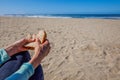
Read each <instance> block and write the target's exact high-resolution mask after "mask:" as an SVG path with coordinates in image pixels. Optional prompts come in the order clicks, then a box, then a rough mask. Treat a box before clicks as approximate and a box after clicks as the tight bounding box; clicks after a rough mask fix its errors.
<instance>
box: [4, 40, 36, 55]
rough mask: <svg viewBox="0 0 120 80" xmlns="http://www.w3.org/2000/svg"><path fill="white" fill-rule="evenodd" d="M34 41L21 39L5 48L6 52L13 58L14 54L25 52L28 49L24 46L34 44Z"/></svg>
mask: <svg viewBox="0 0 120 80" xmlns="http://www.w3.org/2000/svg"><path fill="white" fill-rule="evenodd" d="M34 41H35V40H34V39H27V38H24V39H21V40H19V41H16V42H15V43H13V44H11V45H9V46H7V47H6V48H5V50H6V52H7V53H8V55H9V56H13V55H14V54H16V53H19V52H22V51H27V50H28V49H27V48H26V47H25V45H26V44H28V43H31V42H34Z"/></svg>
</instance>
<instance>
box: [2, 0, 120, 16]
mask: <svg viewBox="0 0 120 80" xmlns="http://www.w3.org/2000/svg"><path fill="white" fill-rule="evenodd" d="M27 13H29V14H41V13H46V14H53V13H54V14H57V13H59V14H63V13H66V14H67V13H70V14H72V13H74V14H83V13H90V14H91V13H100V14H101V13H117V14H120V0H0V14H27Z"/></svg>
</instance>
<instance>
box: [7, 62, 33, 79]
mask: <svg viewBox="0 0 120 80" xmlns="http://www.w3.org/2000/svg"><path fill="white" fill-rule="evenodd" d="M33 74H34V68H33V66H32V65H31V64H30V63H24V64H23V65H22V66H21V67H20V69H19V70H17V71H16V72H15V73H13V74H12V75H10V76H9V77H7V78H6V79H5V80H28V79H29V78H30V77H31V76H32V75H33Z"/></svg>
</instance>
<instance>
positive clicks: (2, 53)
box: [0, 49, 10, 65]
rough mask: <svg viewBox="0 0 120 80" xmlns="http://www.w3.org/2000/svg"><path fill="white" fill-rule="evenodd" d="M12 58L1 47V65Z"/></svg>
mask: <svg viewBox="0 0 120 80" xmlns="http://www.w3.org/2000/svg"><path fill="white" fill-rule="evenodd" d="M8 59H10V56H9V55H8V54H7V52H6V51H5V50H4V49H0V65H1V64H2V63H4V62H6V61H7V60H8Z"/></svg>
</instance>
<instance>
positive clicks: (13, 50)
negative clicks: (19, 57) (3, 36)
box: [5, 46, 17, 56]
mask: <svg viewBox="0 0 120 80" xmlns="http://www.w3.org/2000/svg"><path fill="white" fill-rule="evenodd" d="M5 51H6V52H7V54H8V55H9V56H13V55H14V54H15V53H17V52H16V50H15V49H14V47H13V46H8V47H6V48H5Z"/></svg>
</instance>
